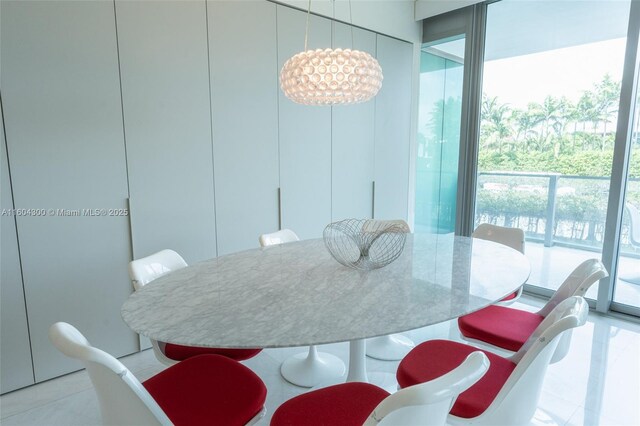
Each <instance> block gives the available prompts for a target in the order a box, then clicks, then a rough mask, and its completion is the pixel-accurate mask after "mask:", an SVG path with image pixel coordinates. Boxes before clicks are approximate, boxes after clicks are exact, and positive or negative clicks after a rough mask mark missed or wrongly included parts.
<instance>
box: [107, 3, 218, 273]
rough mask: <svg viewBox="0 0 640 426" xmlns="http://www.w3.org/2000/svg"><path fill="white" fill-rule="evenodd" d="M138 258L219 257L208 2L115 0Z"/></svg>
mask: <svg viewBox="0 0 640 426" xmlns="http://www.w3.org/2000/svg"><path fill="white" fill-rule="evenodd" d="M116 16H117V23H118V43H119V49H120V67H121V75H122V101H123V108H124V123H125V135H126V142H127V161H128V170H129V188H130V194H131V210H132V211H131V228H132V234H133V254H134V257H135V258H140V257H144V256H148V255H150V254H152V253H154V252H156V251H159V250H162V249H166V248H170V249H173V250H176V251H177V252H178V253H180V254H181V255H182V256H183V257H184V258H185V260H186V261H187V262H188V263H192V262H196V261H199V260H203V259H207V258H211V257H214V256H215V255H216V248H215V241H216V233H215V212H214V188H213V159H212V144H211V116H210V105H209V80H208V79H209V76H208V63H207V61H208V53H207V23H206V11H205V3H204V1H201V2H195V1H188V0H172V1H120V0H118V1H116Z"/></svg>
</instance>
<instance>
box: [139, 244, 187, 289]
mask: <svg viewBox="0 0 640 426" xmlns="http://www.w3.org/2000/svg"><path fill="white" fill-rule="evenodd" d="M186 266H188V265H187V262H185V260H184V259H183V258H182V256H180V255H179V254H178V253H176V252H175V251H173V250H161V251H159V252H157V253H154V254H152V255H150V256H147V257H143V258H141V259H137V260H134V261H132V262H130V263H129V278H130V279H131V283H132V284H133V288H135V289H136V290H140V289H141V288H142V287H143V286H144V285H146V284H148V283H150V282H151V281H153V280H155V279H156V278H160V277H161V276H163V275H166V274H168V273H169V272H171V271H175V270H177V269H182V268H184V267H186Z"/></svg>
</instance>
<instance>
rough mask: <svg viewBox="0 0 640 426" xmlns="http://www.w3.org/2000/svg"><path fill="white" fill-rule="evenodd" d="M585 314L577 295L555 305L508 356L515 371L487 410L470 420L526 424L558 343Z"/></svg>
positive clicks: (585, 307) (531, 414) (487, 422)
mask: <svg viewBox="0 0 640 426" xmlns="http://www.w3.org/2000/svg"><path fill="white" fill-rule="evenodd" d="M588 313H589V305H588V304H587V302H586V301H585V300H584V298H582V297H580V296H573V297H570V298H568V299H566V300H565V301H563V302H562V303H560V304H559V305H558V306H556V308H555V309H554V310H553V311H552V312H551V313H550V314H549V315H547V317H546V318H545V319H544V320H543V321H542V323H540V325H539V326H538V328H536V330H535V331H534V332H533V334H532V335H531V337H529V339H528V340H527V342H526V343H525V344H524V345H523V346H522V348H521V349H520V350H519V351H518V352H516V353H515V354H514V355H513V356H511V358H510V359H511V361H513V362H514V363H516V364H517V365H516V368H515V369H514V370H513V371H512V372H511V375H510V376H509V378H508V379H507V381H506V382H505V384H504V386H503V387H502V389H501V390H500V392H498V395H497V396H496V398H495V399H494V400H493V402H492V403H491V405H490V406H489V407H488V408H487V410H485V412H484V413H482V414H481V415H480V416H479V417H478V418H476V419H474V420H477V421H478V423H482V424H528V423H529V421H530V420H531V418H532V417H533V415H534V413H535V411H536V408H537V406H538V401H539V399H540V392H541V390H542V384H543V382H544V377H545V374H546V371H547V367H548V365H549V363H550V361H551V357H552V356H553V353H554V351H555V349H556V347H557V345H558V342H559V341H560V339H561V338H562V335H563V334H564V333H566V332H567V331H569V330H571V329H573V328H575V327H579V326H581V325H584V323H585V322H586V320H587V315H588Z"/></svg>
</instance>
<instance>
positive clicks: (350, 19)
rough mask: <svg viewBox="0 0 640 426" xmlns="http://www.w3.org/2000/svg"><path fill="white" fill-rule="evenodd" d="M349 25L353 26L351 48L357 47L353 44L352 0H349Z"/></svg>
mask: <svg viewBox="0 0 640 426" xmlns="http://www.w3.org/2000/svg"><path fill="white" fill-rule="evenodd" d="M349 23H350V24H351V25H349V27H350V28H351V50H353V49H355V46H354V45H353V14H352V13H351V0H349Z"/></svg>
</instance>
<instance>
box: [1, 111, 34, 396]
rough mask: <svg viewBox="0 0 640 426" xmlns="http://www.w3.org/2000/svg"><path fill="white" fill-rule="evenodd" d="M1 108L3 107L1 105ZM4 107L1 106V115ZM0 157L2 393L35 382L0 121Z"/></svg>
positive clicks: (7, 167)
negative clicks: (0, 187)
mask: <svg viewBox="0 0 640 426" xmlns="http://www.w3.org/2000/svg"><path fill="white" fill-rule="evenodd" d="M0 108H1V106H0ZM1 116H2V110H1V109H0V117H1ZM0 138H2V146H1V147H0V157H2V159H1V160H2V200H1V202H2V207H1V208H2V212H3V213H2V218H1V222H2V231H1V232H2V234H0V235H1V236H2V246H1V247H0V253H2V256H1V258H0V260H1V263H2V264H1V265H0V274H1V275H2V277H1V278H0V281H2V285H0V304H1V306H0V316H1V318H0V326H1V328H2V329H1V330H0V334H1V335H2V345H0V359H2V362H1V363H0V393H5V392H9V391H12V390H14V389H18V388H21V387H24V386H28V385H30V384H32V383H33V367H32V365H31V348H30V347H29V330H28V329H27V312H26V309H25V302H24V292H23V288H22V272H21V271H20V255H19V253H18V238H17V235H16V222H15V217H14V216H12V215H11V214H10V213H8V211H11V210H12V209H13V196H12V195H11V182H10V178H9V163H8V161H7V151H6V149H7V147H6V144H5V140H4V126H3V125H2V121H1V120H0Z"/></svg>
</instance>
